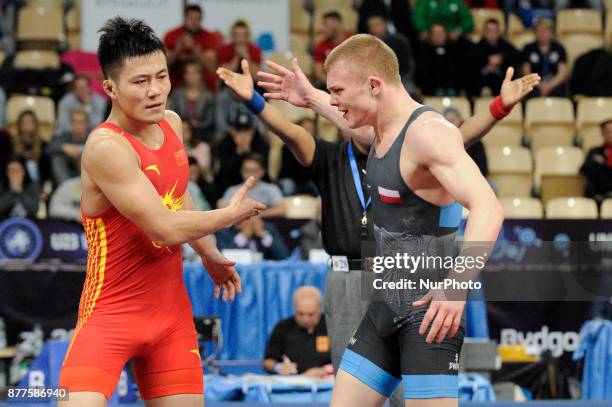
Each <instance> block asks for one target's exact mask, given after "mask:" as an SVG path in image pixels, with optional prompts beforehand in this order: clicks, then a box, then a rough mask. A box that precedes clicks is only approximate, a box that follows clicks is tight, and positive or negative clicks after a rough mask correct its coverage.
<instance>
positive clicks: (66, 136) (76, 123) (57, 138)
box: [47, 110, 89, 185]
mask: <svg viewBox="0 0 612 407" xmlns="http://www.w3.org/2000/svg"><path fill="white" fill-rule="evenodd" d="M71 122H72V123H71V128H70V130H69V131H65V130H61V129H58V132H56V134H55V135H54V136H53V139H51V142H50V143H49V148H48V149H47V150H48V151H49V155H50V156H51V170H52V172H53V179H54V181H55V183H56V184H57V185H59V184H61V183H62V182H64V181H66V180H67V179H68V178H73V177H78V176H79V175H80V174H81V153H82V152H83V147H84V146H85V141H87V135H88V134H89V128H88V118H87V112H85V111H84V110H73V111H72V114H71Z"/></svg>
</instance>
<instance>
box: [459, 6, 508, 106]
mask: <svg viewBox="0 0 612 407" xmlns="http://www.w3.org/2000/svg"><path fill="white" fill-rule="evenodd" d="M476 55H477V56H476V57H477V59H478V61H477V63H476V66H477V72H475V77H476V78H479V80H478V82H477V83H476V84H475V85H476V87H475V89H474V90H475V92H470V94H474V95H480V94H481V93H482V91H483V90H484V92H485V94H488V95H492V94H494V92H496V91H497V90H498V89H499V88H500V87H501V84H502V82H503V81H504V77H505V76H506V69H508V67H509V66H513V67H517V65H518V63H519V55H520V54H519V52H518V51H517V49H516V48H514V47H513V46H512V44H510V43H509V42H508V41H506V40H505V39H504V38H503V36H502V32H501V29H500V26H499V21H497V20H496V19H494V18H492V19H489V20H487V21H486V22H485V25H484V30H483V33H482V38H481V40H480V42H479V43H478V44H477V45H476Z"/></svg>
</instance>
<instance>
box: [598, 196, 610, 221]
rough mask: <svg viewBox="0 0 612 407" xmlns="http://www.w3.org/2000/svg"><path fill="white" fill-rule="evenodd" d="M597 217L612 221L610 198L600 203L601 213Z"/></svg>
mask: <svg viewBox="0 0 612 407" xmlns="http://www.w3.org/2000/svg"><path fill="white" fill-rule="evenodd" d="M599 216H600V217H601V218H602V219H612V198H608V199H604V201H603V202H602V203H601V212H600V214H599Z"/></svg>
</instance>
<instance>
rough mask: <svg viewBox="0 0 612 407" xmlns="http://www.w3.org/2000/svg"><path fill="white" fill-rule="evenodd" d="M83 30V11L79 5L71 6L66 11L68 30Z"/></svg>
mask: <svg viewBox="0 0 612 407" xmlns="http://www.w3.org/2000/svg"><path fill="white" fill-rule="evenodd" d="M80 30H81V13H80V9H79V8H78V7H71V8H70V10H68V12H67V13H66V31H67V32H74V31H80Z"/></svg>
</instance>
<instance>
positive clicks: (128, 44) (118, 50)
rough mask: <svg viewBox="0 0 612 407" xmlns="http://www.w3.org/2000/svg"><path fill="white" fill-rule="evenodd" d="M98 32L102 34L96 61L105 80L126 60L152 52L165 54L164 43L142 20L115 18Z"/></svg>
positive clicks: (108, 21)
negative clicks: (98, 62)
mask: <svg viewBox="0 0 612 407" xmlns="http://www.w3.org/2000/svg"><path fill="white" fill-rule="evenodd" d="M98 32H99V33H102V35H101V36H100V42H99V44H98V59H99V61H100V66H102V72H104V77H105V78H108V77H109V75H111V73H110V71H111V70H113V69H116V68H118V67H121V66H123V63H124V62H125V60H126V59H128V58H133V57H139V56H143V55H149V54H152V53H154V52H162V53H163V54H164V55H165V54H166V48H165V47H164V43H163V42H161V40H160V39H159V38H158V37H157V36H156V35H155V33H154V32H153V29H152V28H151V27H149V26H148V25H146V24H145V23H144V22H143V21H142V20H137V19H135V18H130V19H129V20H126V19H124V18H123V17H119V16H117V17H115V18H111V19H109V20H107V21H106V23H104V25H103V26H102V28H100V29H99V30H98ZM111 76H112V75H111Z"/></svg>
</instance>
